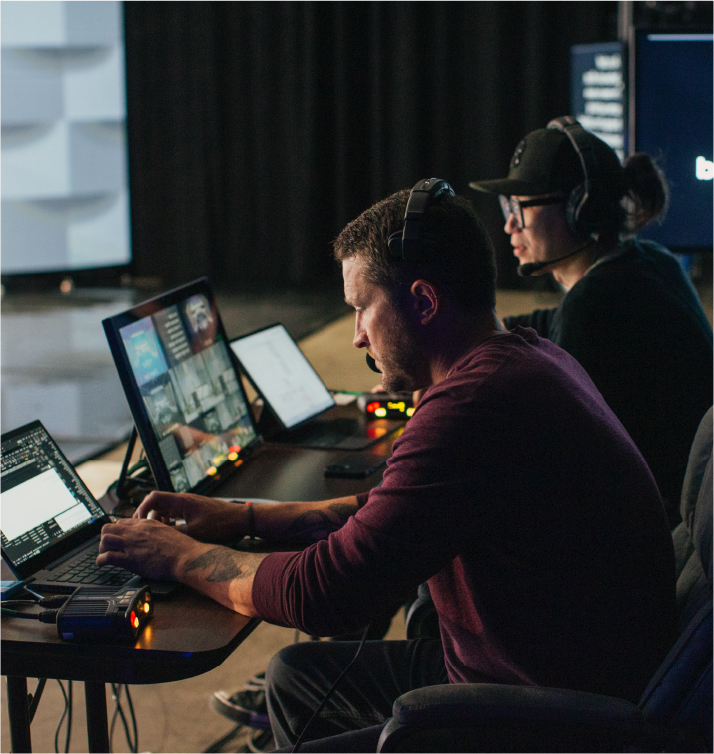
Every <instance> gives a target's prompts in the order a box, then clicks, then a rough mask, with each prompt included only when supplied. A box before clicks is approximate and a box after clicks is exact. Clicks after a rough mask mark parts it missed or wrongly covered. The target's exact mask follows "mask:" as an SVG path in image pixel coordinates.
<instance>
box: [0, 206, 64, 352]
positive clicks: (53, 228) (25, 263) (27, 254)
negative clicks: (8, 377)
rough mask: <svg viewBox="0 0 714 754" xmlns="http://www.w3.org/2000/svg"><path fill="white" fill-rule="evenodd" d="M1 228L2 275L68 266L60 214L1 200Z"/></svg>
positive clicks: (62, 219)
mask: <svg viewBox="0 0 714 754" xmlns="http://www.w3.org/2000/svg"><path fill="white" fill-rule="evenodd" d="M1 228H2V234H1V236H0V237H1V239H2V240H1V243H2V271H3V275H5V274H13V273H24V272H36V271H38V270H61V269H66V268H67V267H68V266H69V256H68V254H67V232H66V227H65V222H64V216H63V215H61V216H58V215H57V214H56V213H48V212H46V211H44V210H43V209H42V207H41V205H39V206H38V204H37V203H35V202H13V201H3V202H2V226H1ZM4 357H5V355H3V359H4Z"/></svg>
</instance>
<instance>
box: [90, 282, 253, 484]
mask: <svg viewBox="0 0 714 754" xmlns="http://www.w3.org/2000/svg"><path fill="white" fill-rule="evenodd" d="M102 324H103V326H104V332H105V334H106V336H107V341H108V343H109V348H110V350H111V353H112V356H113V358H114V363H115V364H116V367H117V371H118V373H119V378H120V380H121V383H122V387H123V388H124V392H125V394H126V398H127V401H128V402H129V407H130V409H131V412H132V416H133V417H134V423H135V425H136V430H137V433H138V435H139V438H140V439H141V442H142V444H143V446H144V451H145V453H146V456H147V459H148V461H149V465H150V467H151V471H152V473H153V475H154V480H155V481H156V486H157V487H158V489H160V490H164V491H167V492H195V493H198V494H208V493H210V492H212V491H215V490H216V488H217V487H218V486H219V484H220V485H223V483H224V482H225V481H226V480H227V479H228V478H229V477H230V476H231V475H233V474H235V473H237V470H238V468H239V467H240V466H241V465H242V464H243V463H244V462H246V461H249V459H250V456H251V455H252V454H253V453H254V452H255V451H257V450H258V449H259V448H260V447H261V445H262V442H263V441H262V437H260V435H259V434H258V431H257V429H256V427H255V423H254V421H253V414H252V412H251V409H250V404H249V403H248V398H247V396H246V393H245V389H244V387H243V382H242V380H241V378H240V373H239V371H238V366H237V363H236V361H235V357H233V355H232V353H231V350H230V348H229V345H228V339H227V338H226V334H225V331H224V329H223V323H222V322H221V317H220V315H219V313H218V308H217V306H216V302H215V298H214V295H213V292H212V290H211V288H210V286H209V284H208V280H207V279H206V278H200V279H199V280H194V281H192V282H191V283H188V284H186V285H183V286H181V287H179V288H175V289H174V290H172V291H169V292H168V293H164V294H162V295H160V296H157V297H155V298H153V299H150V300H149V301H145V302H143V303H141V304H138V305H137V306H135V307H133V308H131V309H129V310H127V311H125V312H121V313H120V314H116V315H114V316H113V317H109V318H107V319H105V320H103V322H102ZM224 489H225V487H224Z"/></svg>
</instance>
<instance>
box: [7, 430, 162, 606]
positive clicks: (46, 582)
mask: <svg viewBox="0 0 714 754" xmlns="http://www.w3.org/2000/svg"><path fill="white" fill-rule="evenodd" d="M0 514H1V516H2V518H1V519H0V528H1V529H2V557H3V559H4V560H5V562H6V563H7V564H8V566H9V567H10V569H11V570H12V572H13V573H14V574H15V576H16V577H17V578H18V579H19V580H21V581H24V582H25V583H26V584H27V585H28V586H31V587H32V588H33V589H39V590H43V591H48V592H59V593H69V592H72V591H73V590H74V589H76V588H77V587H78V586H96V587H102V588H105V589H106V588H107V587H116V588H117V589H118V588H120V587H122V586H124V585H125V584H127V583H128V582H129V581H130V580H132V579H137V580H139V581H141V583H142V584H143V583H146V582H145V580H144V579H142V578H141V577H138V576H135V575H134V574H133V573H131V572H130V571H127V570H125V569H123V568H118V567H116V566H102V567H99V566H97V564H96V563H95V562H94V561H95V560H96V557H97V555H98V554H99V550H98V546H99V535H100V532H101V529H102V526H104V524H107V523H110V522H111V519H110V518H109V516H108V515H107V514H106V513H105V512H104V511H103V510H102V508H101V506H100V505H99V503H98V502H97V501H96V500H95V498H94V496H93V495H92V493H91V492H90V491H89V490H88V489H87V486H86V485H85V484H84V482H83V481H82V479H81V478H80V476H79V474H77V472H76V470H75V468H74V466H72V464H71V463H70V462H69V461H68V460H67V459H66V457H65V456H64V454H63V453H62V451H61V450H60V449H59V446H58V445H57V443H56V442H55V441H54V440H53V439H52V437H51V436H50V434H49V433H48V432H47V430H46V429H45V427H44V426H43V425H42V423H41V422H39V421H34V422H31V423H30V424H26V425H25V426H24V427H20V428H19V429H15V430H13V431H11V432H6V433H5V434H3V436H2V456H1V457H0ZM132 583H134V582H132ZM156 585H157V587H159V591H162V592H167V591H168V590H169V589H172V588H173V585H168V584H165V582H159V583H158V584H156ZM152 586H154V585H153V584H152Z"/></svg>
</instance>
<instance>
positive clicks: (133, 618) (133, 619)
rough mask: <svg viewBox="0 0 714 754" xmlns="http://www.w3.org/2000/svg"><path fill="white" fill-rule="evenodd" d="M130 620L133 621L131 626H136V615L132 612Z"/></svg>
mask: <svg viewBox="0 0 714 754" xmlns="http://www.w3.org/2000/svg"><path fill="white" fill-rule="evenodd" d="M129 620H130V621H131V625H132V626H133V625H134V621H136V613H135V612H134V611H133V610H132V611H131V615H130V616H129Z"/></svg>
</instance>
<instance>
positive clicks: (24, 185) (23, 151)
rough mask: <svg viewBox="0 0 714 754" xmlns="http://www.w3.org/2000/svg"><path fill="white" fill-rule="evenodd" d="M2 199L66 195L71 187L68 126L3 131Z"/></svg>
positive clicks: (53, 125)
mask: <svg viewBox="0 0 714 754" xmlns="http://www.w3.org/2000/svg"><path fill="white" fill-rule="evenodd" d="M0 170H2V196H3V199H41V198H44V197H55V196H67V194H68V193H69V186H70V183H69V181H70V174H69V132H68V128H67V124H66V123H64V122H62V121H57V122H56V123H54V124H52V125H51V126H47V127H45V126H43V127H29V128H21V127H13V128H3V130H2V164H1V165H0Z"/></svg>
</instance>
